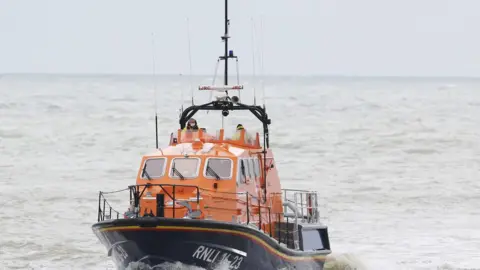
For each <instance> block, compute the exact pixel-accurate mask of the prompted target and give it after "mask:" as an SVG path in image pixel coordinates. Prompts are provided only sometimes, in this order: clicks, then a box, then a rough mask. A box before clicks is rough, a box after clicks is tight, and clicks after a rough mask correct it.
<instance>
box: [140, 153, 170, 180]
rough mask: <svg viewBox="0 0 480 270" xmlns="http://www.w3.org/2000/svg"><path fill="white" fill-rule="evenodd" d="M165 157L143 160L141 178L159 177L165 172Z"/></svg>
mask: <svg viewBox="0 0 480 270" xmlns="http://www.w3.org/2000/svg"><path fill="white" fill-rule="evenodd" d="M165 161H166V159H165V158H151V159H147V160H146V161H145V164H144V165H143V168H142V172H141V177H142V178H143V179H152V178H160V177H162V176H163V175H164V173H165Z"/></svg>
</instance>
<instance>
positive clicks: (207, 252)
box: [199, 247, 215, 262]
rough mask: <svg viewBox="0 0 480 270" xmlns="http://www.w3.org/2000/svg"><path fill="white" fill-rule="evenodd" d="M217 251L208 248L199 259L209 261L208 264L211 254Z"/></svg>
mask: <svg viewBox="0 0 480 270" xmlns="http://www.w3.org/2000/svg"><path fill="white" fill-rule="evenodd" d="M214 251H215V250H214V249H213V248H208V247H206V248H205V250H204V251H203V253H202V256H201V257H200V258H199V259H202V260H204V261H207V262H208V260H207V259H208V257H209V256H210V254H212V253H213V252H214Z"/></svg>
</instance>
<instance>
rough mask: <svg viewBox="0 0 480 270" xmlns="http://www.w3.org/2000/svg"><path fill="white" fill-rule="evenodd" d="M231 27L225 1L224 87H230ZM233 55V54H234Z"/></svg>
mask: <svg viewBox="0 0 480 270" xmlns="http://www.w3.org/2000/svg"><path fill="white" fill-rule="evenodd" d="M229 25H230V20H229V19H228V0H225V35H224V36H223V37H222V40H223V41H224V42H225V55H224V60H225V70H224V71H225V74H224V85H228V56H229V55H228V39H229V38H230V37H229V36H228V26H229ZM232 54H233V52H232Z"/></svg>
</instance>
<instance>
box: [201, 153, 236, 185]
mask: <svg viewBox="0 0 480 270" xmlns="http://www.w3.org/2000/svg"><path fill="white" fill-rule="evenodd" d="M232 165H233V163H232V160H231V159H228V158H209V159H207V164H206V166H205V177H207V178H213V179H217V180H224V179H231V178H232V168H233V166H232Z"/></svg>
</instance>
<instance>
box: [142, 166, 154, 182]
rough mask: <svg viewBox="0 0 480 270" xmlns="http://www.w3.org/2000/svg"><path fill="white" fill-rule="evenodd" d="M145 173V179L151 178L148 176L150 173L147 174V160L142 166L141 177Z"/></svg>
mask: <svg viewBox="0 0 480 270" xmlns="http://www.w3.org/2000/svg"><path fill="white" fill-rule="evenodd" d="M144 175H146V176H147V179H148V180H152V178H151V177H150V175H148V173H147V162H145V166H143V170H142V177H143V176H144Z"/></svg>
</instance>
